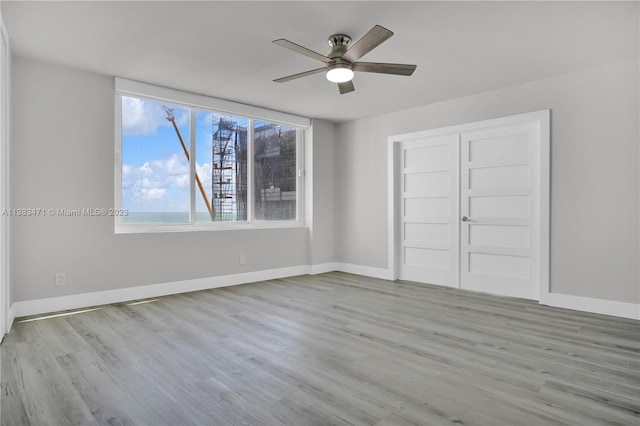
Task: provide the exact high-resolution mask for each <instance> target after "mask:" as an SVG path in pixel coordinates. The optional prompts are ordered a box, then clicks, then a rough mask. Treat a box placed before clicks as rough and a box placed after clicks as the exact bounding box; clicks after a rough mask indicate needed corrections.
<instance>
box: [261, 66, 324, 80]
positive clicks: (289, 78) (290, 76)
mask: <svg viewBox="0 0 640 426" xmlns="http://www.w3.org/2000/svg"><path fill="white" fill-rule="evenodd" d="M326 70H327V69H326V68H325V67H322V68H316V69H315V70H310V71H305V72H301V73H298V74H293V75H288V76H286V77H281V78H278V79H275V80H273V81H275V82H276V83H284V82H285V81H291V80H295V79H296V78H300V77H306V76H308V75H313V74H318V73H320V72H323V71H326Z"/></svg>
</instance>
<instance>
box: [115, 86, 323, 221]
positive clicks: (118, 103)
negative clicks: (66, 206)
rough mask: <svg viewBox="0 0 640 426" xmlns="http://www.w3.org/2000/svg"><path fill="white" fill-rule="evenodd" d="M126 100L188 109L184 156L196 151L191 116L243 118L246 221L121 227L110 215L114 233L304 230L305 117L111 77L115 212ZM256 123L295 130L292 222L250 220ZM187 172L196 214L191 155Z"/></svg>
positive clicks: (119, 206)
mask: <svg viewBox="0 0 640 426" xmlns="http://www.w3.org/2000/svg"><path fill="white" fill-rule="evenodd" d="M123 96H130V97H135V98H140V99H146V100H151V101H157V102H166V103H171V104H173V105H178V106H184V107H186V108H189V109H190V129H191V130H192V131H190V132H189V152H191V153H193V152H195V146H196V139H195V133H196V132H195V131H193V129H194V122H195V112H196V110H200V111H210V112H215V113H222V114H229V115H234V116H240V117H243V118H246V119H248V124H247V132H248V133H247V140H248V141H250V142H249V143H248V144H247V220H246V221H238V222H232V221H228V222H223V221H219V222H195V218H193V217H190V222H189V223H179V224H175V223H171V224H170V223H153V224H143V223H123V221H122V216H114V219H115V232H116V233H152V232H184V231H216V230H231V229H238V230H240V229H257V228H258V229H259V228H292V227H303V226H305V203H304V200H305V185H304V184H305V181H304V175H305V173H304V165H305V152H304V146H305V138H306V137H307V134H308V132H309V131H310V128H311V120H310V119H309V118H305V117H300V116H297V115H292V114H287V113H282V112H278V111H272V110H268V109H264V108H259V107H254V106H251V105H245V104H239V103H236V102H231V101H226V100H222V99H217V98H212V97H209V96H204V95H198V94H194V93H188V92H183V91H180V90H175V89H169V88H166V87H161V86H156V85H152V84H148V83H141V82H138V81H133V80H127V79H124V78H120V77H115V117H114V118H115V135H114V136H115V137H114V139H115V155H114V161H115V210H116V211H120V210H122V97H123ZM255 120H261V121H268V122H270V123H277V124H283V125H287V126H293V127H296V128H297V137H296V139H297V141H296V156H297V158H296V163H297V178H296V219H295V220H261V221H257V220H255V216H254V211H253V210H254V208H253V207H254V200H253V197H254V196H255V194H254V176H253V167H254V165H253V123H254V121H255ZM190 157H191V161H189V168H190V171H191V173H190V175H191V177H190V180H189V181H190V208H191V210H190V211H192V212H193V211H195V202H196V187H195V185H194V179H193V175H194V171H195V162H194V161H193V159H194V156H193V155H191V156H190Z"/></svg>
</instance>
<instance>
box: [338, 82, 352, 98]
mask: <svg viewBox="0 0 640 426" xmlns="http://www.w3.org/2000/svg"><path fill="white" fill-rule="evenodd" d="M338 89H340V94H341V95H344V94H345V93H349V92H353V91H354V90H356V88H355V87H353V80H349V81H345V82H344V83H338Z"/></svg>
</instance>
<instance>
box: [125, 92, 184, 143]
mask: <svg viewBox="0 0 640 426" xmlns="http://www.w3.org/2000/svg"><path fill="white" fill-rule="evenodd" d="M162 105H163V104H162V103H160V102H155V101H148V100H145V99H138V98H130V97H127V96H123V97H122V134H123V135H124V136H137V135H152V134H154V133H155V132H156V130H158V128H159V127H161V126H171V123H170V122H169V121H168V120H167V114H166V112H165V111H164V109H163V108H162ZM173 108H174V112H173V115H174V117H175V118H176V123H177V124H178V126H180V127H183V126H185V125H187V124H188V121H189V112H188V110H187V109H186V108H176V107H173Z"/></svg>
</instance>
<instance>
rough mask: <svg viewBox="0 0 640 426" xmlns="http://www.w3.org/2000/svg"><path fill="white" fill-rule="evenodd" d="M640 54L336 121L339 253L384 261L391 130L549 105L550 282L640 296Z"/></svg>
mask: <svg viewBox="0 0 640 426" xmlns="http://www.w3.org/2000/svg"><path fill="white" fill-rule="evenodd" d="M638 81H639V73H638V61H637V60H636V61H632V62H625V63H618V64H612V65H608V66H605V67H600V68H596V69H590V70H586V71H582V72H577V73H573V74H569V75H564V76H560V77H556V78H551V79H547V80H542V81H536V82H531V83H528V84H523V85H518V86H515V87H509V88H505V89H501V90H496V91H492V92H489V93H483V94H478V95H475V96H470V97H465V98H460V99H455V100H452V101H447V102H442V103H438V104H432V105H426V106H423V107H419V108H415V109H410V110H405V111H400V112H396V113H392V114H387V115H382V116H377V117H371V118H367V119H362V120H357V121H353V122H347V123H343V124H341V125H339V126H338V127H337V136H336V137H337V145H336V165H335V170H336V181H337V182H340V185H339V186H338V187H337V188H338V190H337V201H336V202H337V205H338V206H340V210H341V211H342V212H343V213H342V214H341V215H340V216H339V217H340V218H341V220H339V221H338V223H337V224H338V229H337V233H336V236H337V237H336V238H337V241H336V245H337V247H338V258H339V260H340V261H341V262H345V263H352V264H358V265H364V266H371V267H377V268H386V267H388V265H387V207H386V206H387V137H388V136H391V135H397V134H402V133H409V132H414V131H420V130H427V129H433V128H438V127H444V126H449V125H454V124H461V123H467V122H473V121H478V120H484V119H489V118H495V117H501V116H507V115H512V114H518V113H524V112H530V111H537V110H542V109H549V108H550V109H552V124H551V126H552V134H551V162H552V166H551V169H552V170H551V286H552V291H553V292H555V293H563V294H570V295H578V296H585V297H594V298H601V299H609V300H617V301H624V302H632V303H638V302H640V294H639V293H640V285H639V283H640V279H639V269H638V261H639V259H640V252H639V247H638V240H639V232H640V230H639V229H638V228H639V222H640V221H639V218H640V214H639V211H638V208H639V207H638V205H639V193H640V188H639V176H638V169H639V152H638V145H639V142H638V141H639V134H638V133H639V114H640V112H639V107H638V93H639V87H638Z"/></svg>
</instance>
